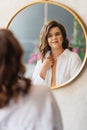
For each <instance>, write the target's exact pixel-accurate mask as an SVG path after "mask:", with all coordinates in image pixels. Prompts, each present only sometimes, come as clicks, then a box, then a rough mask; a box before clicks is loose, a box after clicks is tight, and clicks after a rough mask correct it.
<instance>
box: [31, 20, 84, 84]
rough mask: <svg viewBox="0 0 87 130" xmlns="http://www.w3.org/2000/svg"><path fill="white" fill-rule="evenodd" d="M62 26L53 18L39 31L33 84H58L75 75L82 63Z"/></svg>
mask: <svg viewBox="0 0 87 130" xmlns="http://www.w3.org/2000/svg"><path fill="white" fill-rule="evenodd" d="M71 49H72V48H71V47H70V43H69V41H68V39H67V34H66V30H65V28H64V26H63V25H62V24H60V23H59V22H57V21H55V20H53V21H49V22H47V23H46V24H45V25H44V26H43V28H42V30H41V33H40V46H39V50H40V54H41V58H40V60H38V62H37V64H36V67H35V70H34V73H33V76H32V80H33V83H34V84H48V85H49V86H54V85H60V84H62V83H65V82H67V81H68V80H69V79H70V78H72V77H73V76H75V74H76V73H77V72H78V70H79V69H80V67H81V65H82V61H81V59H80V57H79V56H78V54H76V53H74V52H72V50H71Z"/></svg>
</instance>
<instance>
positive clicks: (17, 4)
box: [0, 0, 87, 130]
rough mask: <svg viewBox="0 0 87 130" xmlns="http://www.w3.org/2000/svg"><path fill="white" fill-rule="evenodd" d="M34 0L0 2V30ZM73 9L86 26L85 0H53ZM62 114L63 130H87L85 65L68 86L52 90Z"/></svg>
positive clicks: (86, 65) (86, 76) (86, 0)
mask: <svg viewBox="0 0 87 130" xmlns="http://www.w3.org/2000/svg"><path fill="white" fill-rule="evenodd" d="M33 1H34V0H0V3H1V4H0V28H2V27H6V26H7V23H8V21H9V19H10V18H11V17H12V15H13V14H14V13H15V11H17V10H19V8H21V7H23V6H25V5H27V4H29V3H30V2H33ZM55 1H57V2H60V3H63V4H65V5H67V6H68V7H70V8H71V9H73V10H74V11H75V12H77V14H79V16H80V17H81V19H82V20H83V21H84V23H85V25H86V26H87V0H55ZM53 93H54V95H55V97H56V99H57V101H58V104H59V107H60V111H61V114H62V119H63V124H64V130H87V63H86V64H85V66H84V68H83V70H82V71H81V73H80V75H79V76H78V77H77V78H76V79H75V80H74V81H73V82H71V83H70V84H68V85H66V86H65V87H62V88H60V89H56V90H53Z"/></svg>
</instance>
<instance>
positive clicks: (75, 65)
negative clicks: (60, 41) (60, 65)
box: [71, 53, 82, 77]
mask: <svg viewBox="0 0 87 130" xmlns="http://www.w3.org/2000/svg"><path fill="white" fill-rule="evenodd" d="M81 65H82V60H81V59H80V57H79V55H78V54H76V53H75V54H74V55H73V56H72V61H71V77H72V76H75V74H77V72H78V71H79V70H80V68H81Z"/></svg>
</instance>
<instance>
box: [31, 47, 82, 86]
mask: <svg viewBox="0 0 87 130" xmlns="http://www.w3.org/2000/svg"><path fill="white" fill-rule="evenodd" d="M81 65H82V61H81V59H80V57H79V56H78V54H76V53H74V52H72V51H70V50H69V49H65V50H64V52H63V53H62V54H61V55H60V56H59V57H58V60H57V66H56V85H60V84H62V83H65V82H67V81H68V80H69V79H71V78H72V77H73V76H75V75H76V74H77V72H78V71H79V69H80V67H81ZM41 66H42V61H41V60H39V61H38V62H37V65H36V67H35V70H34V73H33V76H32V81H33V83H34V84H47V85H49V86H51V78H52V68H50V69H49V70H48V71H47V73H46V77H45V80H43V79H42V78H41V77H40V75H39V73H40V69H41Z"/></svg>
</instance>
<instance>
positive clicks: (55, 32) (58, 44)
mask: <svg viewBox="0 0 87 130" xmlns="http://www.w3.org/2000/svg"><path fill="white" fill-rule="evenodd" d="M47 40H48V44H49V46H50V47H51V49H62V43H63V36H62V33H61V30H60V29H59V28H58V27H53V28H51V29H50V30H49V33H48V38H47Z"/></svg>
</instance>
